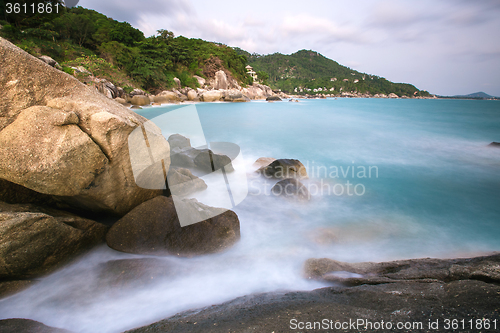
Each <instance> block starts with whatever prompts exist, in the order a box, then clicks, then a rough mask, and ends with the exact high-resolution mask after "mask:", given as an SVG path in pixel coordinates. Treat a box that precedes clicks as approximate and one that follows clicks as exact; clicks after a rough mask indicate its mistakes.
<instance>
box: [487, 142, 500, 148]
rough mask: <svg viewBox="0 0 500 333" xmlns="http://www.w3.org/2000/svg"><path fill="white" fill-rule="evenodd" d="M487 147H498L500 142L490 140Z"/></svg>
mask: <svg viewBox="0 0 500 333" xmlns="http://www.w3.org/2000/svg"><path fill="white" fill-rule="evenodd" d="M488 147H494V148H500V142H492V143H490V144H489V145H488Z"/></svg>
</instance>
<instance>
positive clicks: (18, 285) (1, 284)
mask: <svg viewBox="0 0 500 333" xmlns="http://www.w3.org/2000/svg"><path fill="white" fill-rule="evenodd" d="M35 282H36V281H34V280H13V281H0V299H2V298H4V297H9V296H11V295H14V294H16V293H18V292H20V291H22V290H24V289H26V288H28V287H29V286H31V285H32V284H34V283H35Z"/></svg>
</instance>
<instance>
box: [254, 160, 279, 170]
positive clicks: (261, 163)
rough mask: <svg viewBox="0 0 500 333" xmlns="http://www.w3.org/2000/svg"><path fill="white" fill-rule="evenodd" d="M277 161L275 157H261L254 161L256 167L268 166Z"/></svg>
mask: <svg viewBox="0 0 500 333" xmlns="http://www.w3.org/2000/svg"><path fill="white" fill-rule="evenodd" d="M274 161H276V159H275V158H274V157H259V158H258V159H257V160H256V161H255V162H254V163H253V166H254V167H258V168H260V167H263V166H268V165H269V164H271V163H272V162H274Z"/></svg>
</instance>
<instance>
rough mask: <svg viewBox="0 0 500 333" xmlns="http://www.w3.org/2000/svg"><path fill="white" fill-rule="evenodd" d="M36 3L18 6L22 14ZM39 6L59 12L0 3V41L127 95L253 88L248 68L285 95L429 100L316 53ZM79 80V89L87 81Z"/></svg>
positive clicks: (50, 0) (47, 0)
mask: <svg viewBox="0 0 500 333" xmlns="http://www.w3.org/2000/svg"><path fill="white" fill-rule="evenodd" d="M40 1H42V0H20V2H21V3H26V4H27V7H28V8H31V7H30V5H29V4H31V3H38V2H40ZM43 2H44V3H46V4H47V3H51V4H53V5H55V4H59V7H58V8H59V10H58V12H57V13H56V12H55V11H53V12H52V13H51V14H13V13H12V14H7V11H6V7H5V2H4V1H2V0H0V12H1V13H3V16H2V15H0V26H1V29H0V36H2V37H4V38H6V39H8V40H10V41H11V42H13V43H14V44H16V45H17V46H19V47H20V48H22V49H24V50H25V51H27V52H29V53H30V54H32V55H34V56H40V55H48V56H50V57H52V58H53V59H55V60H56V61H58V62H59V63H60V64H61V65H62V66H63V69H64V70H65V71H66V72H68V73H71V74H73V70H72V69H71V67H77V66H83V67H85V68H86V69H87V70H89V71H90V72H91V73H92V74H93V75H94V76H98V77H100V78H106V79H108V80H110V81H111V82H113V83H114V84H116V85H118V86H122V87H124V88H126V89H130V90H131V89H132V88H142V89H144V90H147V91H149V92H152V93H155V92H157V91H160V90H163V89H166V88H171V87H174V86H175V82H174V80H173V79H174V77H177V78H179V79H180V81H181V84H182V86H189V87H192V88H195V87H196V86H197V85H198V81H197V80H196V79H195V78H193V75H199V76H201V77H205V78H211V77H213V76H214V74H215V72H216V71H217V70H221V69H222V70H224V71H225V72H226V73H227V74H230V75H231V76H232V77H234V78H235V79H236V80H237V81H238V82H239V83H240V84H241V85H243V86H245V85H246V84H251V83H252V82H253V80H252V78H251V77H250V76H249V75H248V74H247V72H246V69H245V66H246V65H247V64H250V65H251V66H253V67H254V69H255V70H256V71H258V72H259V73H258V75H259V77H260V79H261V80H262V79H263V81H265V83H266V84H269V85H270V86H271V87H272V88H273V89H281V90H282V91H284V92H288V93H304V94H305V93H311V94H312V93H314V94H315V93H317V92H315V91H314V90H315V89H316V90H320V92H319V93H325V90H326V91H328V92H329V93H331V92H333V93H335V94H338V93H340V92H358V93H371V94H379V93H383V94H389V93H395V94H397V95H399V96H402V95H406V96H409V97H410V96H415V95H417V96H427V95H428V93H427V92H426V91H419V90H418V89H417V88H415V87H414V86H413V85H410V84H403V83H393V82H390V81H388V80H386V79H384V78H381V77H378V76H374V75H369V74H365V73H360V72H358V71H355V70H353V69H350V68H348V67H345V66H342V65H340V64H338V63H337V62H335V61H333V60H331V59H328V58H326V57H324V56H322V55H321V54H319V53H318V52H315V51H306V50H301V51H298V52H296V53H294V54H291V55H283V54H280V53H275V54H270V55H265V56H263V55H258V54H250V53H248V52H246V51H243V50H241V49H238V48H232V47H228V46H226V45H223V44H220V43H215V42H208V41H204V40H201V39H189V38H185V37H183V36H180V37H174V35H173V33H171V32H170V31H168V30H159V31H158V33H157V34H156V35H155V36H150V37H147V38H146V37H145V36H144V34H143V33H142V32H141V31H140V30H138V29H135V28H134V27H132V26H131V25H130V24H129V23H127V22H118V21H116V20H113V19H112V18H109V17H107V16H105V15H103V14H100V13H98V12H96V11H94V10H89V9H85V8H82V7H76V8H71V9H66V8H65V7H64V6H63V5H61V3H62V1H61V0H43ZM79 75H80V74H79ZM77 77H78V75H77ZM79 78H80V79H82V81H84V82H85V78H81V77H79ZM332 89H333V90H332Z"/></svg>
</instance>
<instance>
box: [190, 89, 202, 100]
mask: <svg viewBox="0 0 500 333" xmlns="http://www.w3.org/2000/svg"><path fill="white" fill-rule="evenodd" d="M187 98H188V100H189V101H199V100H200V98H199V97H198V92H196V90H194V89H190V90H188V92H187Z"/></svg>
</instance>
